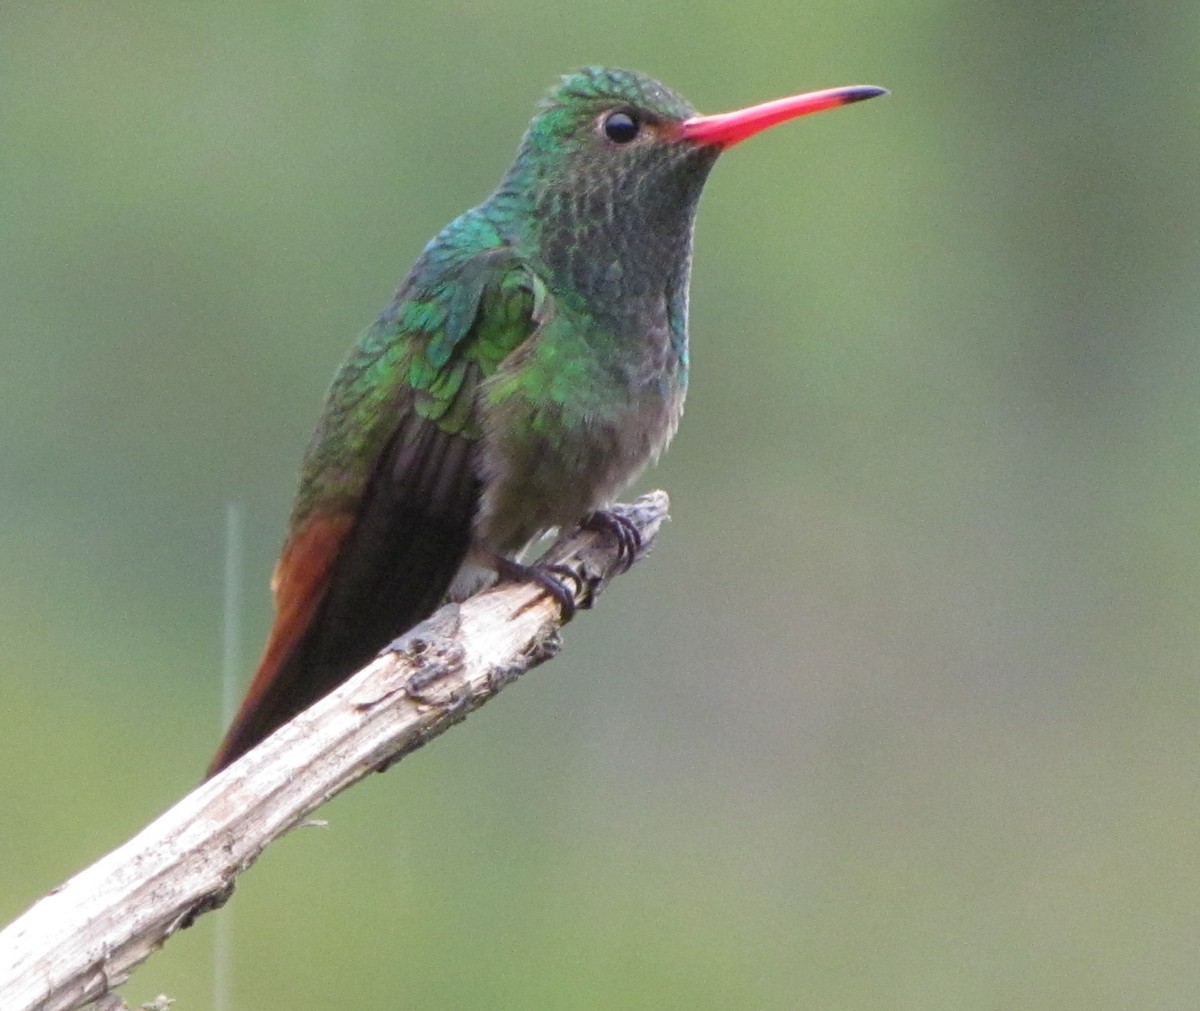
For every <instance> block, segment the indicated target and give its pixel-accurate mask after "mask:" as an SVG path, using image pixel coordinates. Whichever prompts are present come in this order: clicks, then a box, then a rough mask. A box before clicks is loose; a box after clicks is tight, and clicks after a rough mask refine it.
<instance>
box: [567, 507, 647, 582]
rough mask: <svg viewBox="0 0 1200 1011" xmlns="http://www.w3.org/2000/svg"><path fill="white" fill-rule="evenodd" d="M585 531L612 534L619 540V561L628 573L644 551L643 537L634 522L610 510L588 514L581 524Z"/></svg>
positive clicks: (599, 510)
mask: <svg viewBox="0 0 1200 1011" xmlns="http://www.w3.org/2000/svg"><path fill="white" fill-rule="evenodd" d="M579 525H580V526H581V527H582V528H583V529H584V530H598V531H601V532H604V533H609V534H612V535H613V537H615V538H616V540H617V561H618V562H620V563H621V564H622V565H623V566H624V568H623V569H622V570H621V571H622V572H628V571H629V568H630V566H631V565H633V562H634V560H635V559H636V558H637V556H638V553H639V552H640V551H641V550H642V535H641V532H640V531H639V530H638V528H637V527H636V526H635V525H634V523H633V520H631V519H630V518H629V517H628V516H622V515H621V514H620V513H614V512H611V511H610V510H608V509H597V510H596V511H595V512H591V513H588V514H587V515H586V516H585V517H584V518H583V522H582V523H580V524H579Z"/></svg>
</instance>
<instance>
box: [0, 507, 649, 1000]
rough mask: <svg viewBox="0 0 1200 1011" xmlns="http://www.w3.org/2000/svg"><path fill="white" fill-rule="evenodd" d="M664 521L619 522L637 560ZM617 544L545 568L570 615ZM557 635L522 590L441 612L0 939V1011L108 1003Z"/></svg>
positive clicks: (542, 597) (541, 653)
mask: <svg viewBox="0 0 1200 1011" xmlns="http://www.w3.org/2000/svg"><path fill="white" fill-rule="evenodd" d="M667 506H668V500H667V496H666V494H665V493H663V492H652V493H651V494H649V495H646V496H643V497H642V498H641V499H639V500H638V501H637V502H635V503H634V504H632V505H627V506H617V507H615V510H614V511H616V512H618V513H619V514H621V515H623V516H624V517H626V518H627V519H628V520H629V521H630V522H631V523H632V524H633V526H635V527H636V528H637V530H638V531H639V533H640V534H641V541H642V546H641V550H640V551H639V552H638V557H641V556H642V555H644V554H645V553H646V552H647V551H648V550H649V549H650V547H651V546H652V544H653V541H654V537H655V535H656V534H657V532H658V528H659V527H660V526H661V524H662V522H663V520H664V519H665V518H666V515H667ZM618 540H619V538H617V537H616V536H614V535H613V534H612V533H611V532H607V531H594V530H579V531H575V532H573V533H571V534H569V535H567V536H565V537H563V538H560V539H559V541H558V542H556V543H555V544H554V546H553V547H551V549H550V551H549V552H547V556H546V560H547V561H548V562H550V563H554V564H558V565H561V566H565V570H564V571H566V572H568V573H570V575H569V576H567V577H564V580H565V581H566V582H567V583H568V585H569V584H571V583H573V584H574V585H573V586H571V589H572V590H573V592H574V594H575V599H576V603H577V604H578V605H579V606H580V607H587V606H589V605H590V604H591V602H592V601H593V600H594V599H595V597H596V595H597V594H598V593H599V592H600V591H601V589H603V587H604V585H605V584H606V583H607V582H608V581H609V579H611V578H612V577H613V576H614V575H615V574H616V573H617V572H618V571H620V570H622V569H623V567H624V561H623V560H622V558H621V551H620V546H619V544H618ZM561 624H562V621H561V614H560V613H559V607H558V605H557V604H556V603H555V602H554V601H552V600H551V599H550V597H549V595H548V594H547V593H546V592H545V591H544V590H542V589H541V588H539V587H537V586H534V585H532V584H504V585H501V586H499V587H496V588H495V589H493V590H489V591H487V592H485V593H481V594H479V595H477V596H475V597H472V598H471V599H470V600H468V601H466V602H464V603H462V604H452V605H448V606H446V607H444V608H442V609H441V610H440V611H438V612H437V614H435V615H434V616H433V617H432V618H430V619H429V620H428V621H426V622H424V623H422V624H421V625H418V626H417V627H416V628H415V629H413V630H412V631H411V632H409V633H408V634H406V635H405V636H404V637H402V638H401V639H400V640H398V641H397V642H396V643H394V644H393V649H392V650H391V651H389V652H386V653H385V654H383V655H381V657H380V658H379V659H377V660H376V661H375V662H374V663H372V664H370V665H369V666H368V667H366V668H365V669H364V670H362V671H361V672H359V673H358V674H356V675H355V676H354V677H353V678H351V679H350V680H349V681H348V682H346V683H345V684H344V685H342V686H341V687H340V688H338V689H337V690H336V691H335V692H333V693H332V694H330V695H329V696H327V697H326V698H325V699H323V700H321V701H320V702H318V703H317V704H316V705H314V706H313V707H312V708H311V709H309V710H307V711H306V712H304V713H302V714H301V715H300V716H298V717H296V719H294V720H293V721H292V722H291V723H289V724H288V725H287V726H285V727H283V728H282V729H280V730H279V731H278V732H277V733H275V734H273V735H272V736H271V737H270V738H268V739H267V740H266V741H264V742H263V743H262V744H261V745H259V746H258V747H257V748H255V749H254V750H253V751H251V752H250V753H249V754H247V755H245V756H244V757H243V758H241V759H240V760H239V761H237V762H235V763H234V764H233V765H231V766H230V767H229V768H228V769H226V770H225V771H224V772H222V773H221V774H220V775H219V776H217V777H215V778H214V779H211V780H209V781H208V782H207V783H204V784H202V785H201V786H200V787H199V788H198V789H196V790H194V791H193V792H192V793H190V794H189V795H188V796H187V797H185V798H184V799H183V800H181V801H180V802H179V803H178V804H176V805H175V806H174V807H173V808H171V809H170V810H169V811H167V812H166V814H164V815H162V816H161V817H160V818H159V819H158V820H157V821H155V822H153V823H152V824H151V825H149V826H148V827H147V828H145V829H144V830H143V831H142V832H141V833H139V834H138V835H137V836H135V837H134V838H133V839H131V840H130V841H129V842H128V843H126V844H125V845H124V846H122V847H120V848H119V849H117V850H114V851H113V852H112V853H110V854H108V856H106V857H104V858H103V859H101V860H99V861H98V862H97V863H95V864H93V865H92V866H91V867H89V868H87V869H86V870H84V871H82V872H80V873H79V874H77V875H76V876H75V877H73V878H71V879H70V880H69V881H68V882H67V883H66V884H64V885H62V886H60V887H59V888H57V889H55V890H54V891H53V892H51V893H50V894H49V895H47V896H45V897H44V898H43V899H41V900H40V901H39V902H38V903H37V904H35V905H34V906H33V907H32V908H31V909H30V910H29V911H28V912H26V913H25V914H24V915H23V916H22V917H21V918H20V919H18V920H16V921H14V922H13V923H12V924H10V925H9V926H8V927H7V928H6V929H5V930H4V931H3V932H0V1008H3V1009H4V1011H34V1009H37V1011H67V1009H70V1008H76V1007H79V1006H80V1005H81V1004H84V1003H87V1002H88V1001H93V1000H96V999H98V998H100V997H103V996H104V995H106V994H108V993H109V992H110V991H111V990H112V989H113V988H115V987H117V986H119V985H120V984H122V983H123V982H125V980H126V979H128V977H129V975H130V973H131V972H132V971H133V970H134V968H136V967H137V966H138V965H139V964H140V963H141V962H143V961H144V960H145V959H146V958H148V957H149V956H150V955H151V954H152V953H153V952H154V951H156V950H157V949H158V948H159V947H161V946H162V944H163V942H164V941H165V940H166V939H167V938H168V937H170V936H171V934H173V933H174V932H175V931H176V930H178V929H180V928H181V927H186V926H189V925H190V924H191V923H192V922H193V921H195V919H196V918H197V917H198V916H200V915H201V914H203V913H206V912H208V911H209V910H210V909H216V908H217V907H219V906H221V905H222V904H223V903H224V902H225V901H226V900H227V899H228V898H229V896H230V895H231V894H232V892H233V885H234V879H235V878H236V877H237V875H238V874H240V873H241V872H242V871H244V870H245V869H246V868H247V867H249V866H250V865H251V864H252V863H253V862H254V861H255V859H257V857H258V855H259V854H260V853H261V852H262V851H263V850H264V849H265V848H266V846H267V845H268V844H269V843H270V842H271V841H272V840H274V839H276V838H278V837H279V836H281V835H283V834H284V833H285V832H287V831H288V830H289V829H290V828H293V827H294V826H295V825H297V824H299V823H300V822H302V821H303V820H304V819H305V818H307V817H308V815H310V814H311V813H312V812H313V811H314V810H316V808H318V807H319V806H320V805H321V804H323V803H324V802H325V801H327V800H329V799H330V798H331V797H333V796H334V795H335V794H338V793H340V792H341V791H342V790H344V789H346V787H348V786H350V785H352V784H353V783H356V782H358V781H359V780H360V779H363V778H364V777H366V776H367V775H368V774H370V773H371V772H373V771H375V770H381V769H384V768H386V767H387V766H389V765H391V764H392V763H393V762H396V761H398V760H399V759H401V758H403V757H404V756H405V755H407V754H409V753H410V752H412V751H414V750H416V749H417V748H419V747H421V745H423V744H425V743H426V742H428V741H430V740H432V739H433V738H434V737H436V736H438V735H439V734H441V733H443V732H444V731H445V730H446V729H448V728H449V727H450V726H452V725H453V724H455V723H457V722H458V721H460V720H462V719H463V718H465V717H466V715H467V714H468V713H470V712H471V711H472V710H474V709H477V708H478V707H479V706H481V705H483V704H484V703H485V702H487V701H488V700H489V699H490V698H492V697H493V696H494V695H496V694H497V693H498V692H499V691H500V690H501V689H502V688H503V687H504V686H505V685H507V684H509V683H510V682H511V681H513V680H514V679H515V678H517V677H518V676H520V675H521V674H523V673H524V672H525V671H526V670H528V669H529V668H530V667H533V666H536V665H537V664H539V663H541V662H542V661H544V660H548V659H550V658H551V657H552V656H554V655H555V654H556V653H557V652H558V650H559V638H558V630H559V628H560V626H561ZM115 1006H120V1005H119V1004H117V1005H115Z"/></svg>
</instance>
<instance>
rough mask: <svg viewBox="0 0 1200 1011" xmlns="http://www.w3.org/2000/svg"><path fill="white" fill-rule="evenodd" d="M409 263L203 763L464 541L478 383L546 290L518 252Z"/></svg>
mask: <svg viewBox="0 0 1200 1011" xmlns="http://www.w3.org/2000/svg"><path fill="white" fill-rule="evenodd" d="M429 255H430V254H429V253H427V254H426V257H423V258H422V260H421V261H418V263H417V266H416V267H414V269H413V273H412V274H411V275H410V277H409V280H408V281H406V282H405V284H404V285H403V286H402V287H401V289H400V291H399V292H398V293H397V296H396V299H395V300H394V301H393V303H392V305H391V306H390V307H389V308H388V310H387V311H386V312H385V313H384V314H383V316H382V317H381V318H380V320H379V322H377V323H376V324H375V325H374V326H373V327H371V328H370V329H369V330H368V331H367V332H366V333H365V334H364V335H363V337H362V338H361V339H360V341H359V343H358V344H357V346H356V347H355V349H354V350H353V351H352V352H351V355H350V357H349V359H348V360H347V361H346V363H345V364H344V365H343V366H342V368H341V370H340V371H339V372H338V375H337V377H336V378H335V379H334V383H333V386H332V388H331V389H330V392H329V395H328V397H327V399H326V404H325V410H324V412H323V414H322V418H321V422H320V424H319V425H318V428H317V431H316V432H315V433H314V435H313V438H312V441H311V443H310V444H309V448H308V452H307V454H306V457H305V462H304V466H303V468H302V474H301V482H300V491H299V493H298V495H297V499H296V505H295V507H294V509H293V512H292V519H291V523H290V527H289V536H288V538H287V542H286V544H285V545H284V548H283V553H282V555H281V556H280V559H279V563H278V565H277V566H276V569H275V575H274V577H273V579H272V582H271V586H272V590H273V592H274V595H275V622H274V625H273V626H272V628H271V633H270V635H269V637H268V639H267V645H266V648H265V649H264V652H263V656H262V659H261V661H260V663H259V666H258V670H257V672H256V674H255V676H254V680H253V681H252V683H251V685H250V688H249V690H248V692H247V694H246V697H245V699H244V701H243V702H242V705H241V708H240V709H239V711H238V713H237V716H236V717H235V718H234V721H233V724H232V726H231V727H230V729H229V731H228V733H227V734H226V736H225V739H224V741H223V742H222V744H221V747H220V749H219V750H218V752H217V754H216V757H215V758H214V759H213V761H212V764H211V765H210V767H209V770H208V775H209V776H212V775H214V774H215V773H217V772H218V771H220V770H221V769H222V768H224V767H225V766H226V765H228V764H229V763H230V762H232V761H234V760H235V759H236V758H238V757H239V756H241V755H242V754H243V753H244V752H246V751H248V750H249V749H250V748H252V747H254V745H256V744H257V743H258V742H259V741H261V740H262V739H263V738H265V737H267V736H268V735H269V734H271V733H272V732H273V731H274V730H276V729H277V728H278V727H280V726H282V725H283V724H284V723H286V722H287V721H288V720H290V719H291V718H292V717H293V716H295V715H296V714H298V713H300V712H301V711H302V710H304V709H306V708H307V707H308V706H310V705H311V704H312V703H313V702H315V701H317V700H318V699H319V698H321V697H322V696H324V695H326V694H327V693H328V692H330V691H331V690H332V689H333V688H335V687H336V686H337V685H338V684H340V683H341V682H342V681H344V680H345V679H346V678H347V677H348V676H349V675H350V674H352V673H354V672H355V671H356V670H358V669H359V668H361V667H362V666H364V665H365V664H366V663H367V662H368V661H369V660H370V659H371V658H372V657H373V656H375V654H376V653H378V652H379V650H380V649H382V648H383V647H384V646H386V645H387V643H388V642H390V641H391V640H392V639H394V638H395V637H397V636H398V635H400V634H401V633H402V632H404V631H406V630H407V629H409V628H411V627H412V626H413V625H415V624H416V623H417V622H419V621H421V620H423V619H424V618H426V617H427V616H428V615H429V614H430V613H432V611H433V610H434V609H436V608H437V607H438V606H439V605H440V604H441V602H442V600H443V598H444V596H445V593H446V591H447V589H448V588H449V586H450V583H451V582H452V580H453V579H454V575H455V573H456V572H457V571H458V568H459V566H460V565H461V563H462V560H463V558H464V556H465V555H466V552H467V549H468V547H469V546H470V540H471V522H472V518H473V516H474V511H475V504H476V501H477V499H478V496H479V481H478V478H477V476H476V468H475V465H474V456H475V447H476V444H477V443H478V440H479V436H480V432H479V428H478V419H477V417H476V407H475V401H476V391H477V388H478V385H479V383H480V381H481V380H482V379H484V378H486V377H487V376H489V375H491V374H492V372H494V371H495V369H496V367H497V366H498V365H499V364H500V362H501V361H503V360H504V358H505V357H507V356H508V354H510V353H511V352H512V351H513V350H514V349H515V348H517V347H518V346H519V345H520V344H521V343H523V342H524V341H525V340H526V338H528V337H529V335H530V334H531V333H532V331H533V330H534V328H535V326H536V323H535V316H536V315H537V307H538V306H539V305H540V303H541V300H542V297H543V295H544V292H543V289H542V287H541V283H540V281H539V280H538V279H537V278H536V277H535V275H533V274H532V273H531V271H530V270H529V269H528V268H527V266H526V265H525V264H524V263H522V262H521V261H520V260H519V259H518V258H517V257H516V255H515V254H514V253H512V252H511V251H510V250H508V249H504V248H502V249H493V250H491V251H489V252H487V253H484V254H480V255H476V256H474V257H470V258H463V259H461V260H460V261H458V262H454V261H451V262H450V264H449V265H443V266H442V268H441V269H432V268H431V265H430V263H429V262H428V259H427V258H428V257H429Z"/></svg>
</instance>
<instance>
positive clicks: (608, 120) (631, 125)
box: [604, 112, 641, 144]
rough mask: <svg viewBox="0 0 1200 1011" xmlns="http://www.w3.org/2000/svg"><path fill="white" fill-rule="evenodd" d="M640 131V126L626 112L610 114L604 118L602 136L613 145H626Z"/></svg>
mask: <svg viewBox="0 0 1200 1011" xmlns="http://www.w3.org/2000/svg"><path fill="white" fill-rule="evenodd" d="M640 129H641V124H640V123H638V121H637V120H636V119H635V118H634V117H633V116H631V115H630V114H629V113H627V112H610V113H609V114H608V115H607V116H605V117H604V136H605V137H607V138H608V139H609V140H611V141H612V142H613V143H614V144H628V143H629V142H630V141H631V140H633V138H634V137H636V136H637V135H638V131H639V130H640Z"/></svg>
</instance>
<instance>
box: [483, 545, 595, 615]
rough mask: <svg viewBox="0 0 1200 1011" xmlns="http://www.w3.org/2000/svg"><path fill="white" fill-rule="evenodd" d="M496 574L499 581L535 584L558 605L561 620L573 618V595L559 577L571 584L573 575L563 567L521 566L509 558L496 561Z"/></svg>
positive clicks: (573, 578) (574, 607)
mask: <svg viewBox="0 0 1200 1011" xmlns="http://www.w3.org/2000/svg"><path fill="white" fill-rule="evenodd" d="M496 569H497V572H498V573H499V575H500V578H501V579H507V580H509V581H511V582H514V583H521V582H532V583H537V584H538V586H540V587H541V588H542V589H543V590H545V591H546V592H547V593H548V594H550V596H551V597H553V598H554V601H555V603H557V604H558V606H559V609H560V610H561V611H562V620H563V621H564V622H565V621H570V620H571V619H572V618H573V617H574V616H575V609H576V605H575V594H574V593H572V592H571V591H570V590H569V589H568V588H567V585H566V583H564V582H563V581H562V579H560V578H559V576H564V577H569V578H570V579H571V581H572V582H574V581H575V573H574V572H572V571H571V570H570V569H569V568H567V566H565V565H545V566H543V565H522V564H521V563H520V562H514V561H513V560H512V559H511V558H499V559H497V566H496Z"/></svg>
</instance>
